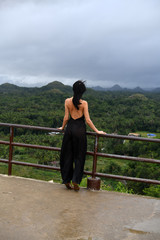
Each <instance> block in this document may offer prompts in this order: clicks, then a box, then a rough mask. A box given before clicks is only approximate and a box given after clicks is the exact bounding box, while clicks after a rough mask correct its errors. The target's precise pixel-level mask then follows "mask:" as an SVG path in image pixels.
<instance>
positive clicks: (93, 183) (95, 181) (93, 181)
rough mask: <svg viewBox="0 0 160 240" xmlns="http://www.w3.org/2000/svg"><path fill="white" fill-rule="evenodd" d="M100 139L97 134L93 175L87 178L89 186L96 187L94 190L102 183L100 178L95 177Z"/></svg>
mask: <svg viewBox="0 0 160 240" xmlns="http://www.w3.org/2000/svg"><path fill="white" fill-rule="evenodd" d="M98 140H99V136H98V135H97V134H96V137H95V143H94V155H93V168H92V177H89V178H88V179H87V188H89V189H94V190H99V189H100V184H101V180H100V178H97V177H95V173H96V169H97V151H98Z"/></svg>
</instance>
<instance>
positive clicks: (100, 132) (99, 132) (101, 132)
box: [97, 131, 107, 134]
mask: <svg viewBox="0 0 160 240" xmlns="http://www.w3.org/2000/svg"><path fill="white" fill-rule="evenodd" d="M97 133H98V134H107V133H106V132H103V131H98V132H97Z"/></svg>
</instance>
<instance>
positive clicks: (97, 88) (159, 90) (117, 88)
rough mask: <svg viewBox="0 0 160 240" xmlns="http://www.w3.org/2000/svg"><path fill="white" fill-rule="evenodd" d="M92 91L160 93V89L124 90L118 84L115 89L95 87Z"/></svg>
mask: <svg viewBox="0 0 160 240" xmlns="http://www.w3.org/2000/svg"><path fill="white" fill-rule="evenodd" d="M92 89H94V90H96V91H112V92H116V91H123V92H138V93H143V92H160V87H159V88H152V89H143V88H141V87H136V88H122V87H121V86H119V85H118V84H115V85H114V86H113V87H110V88H103V87H101V86H95V87H92Z"/></svg>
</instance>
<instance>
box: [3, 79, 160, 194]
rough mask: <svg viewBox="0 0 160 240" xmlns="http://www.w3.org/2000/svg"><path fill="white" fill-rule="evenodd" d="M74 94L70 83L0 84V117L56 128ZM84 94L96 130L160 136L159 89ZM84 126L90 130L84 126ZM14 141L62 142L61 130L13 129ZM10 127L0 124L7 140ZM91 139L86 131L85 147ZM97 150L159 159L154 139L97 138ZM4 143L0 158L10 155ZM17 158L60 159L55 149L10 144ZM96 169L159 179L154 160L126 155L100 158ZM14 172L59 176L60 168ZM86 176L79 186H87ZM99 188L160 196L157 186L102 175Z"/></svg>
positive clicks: (90, 145)
mask: <svg viewBox="0 0 160 240" xmlns="http://www.w3.org/2000/svg"><path fill="white" fill-rule="evenodd" d="M70 96H72V88H71V87H70V86H65V85H63V84H62V83H60V82H52V83H50V84H48V85H46V86H44V87H41V88H25V87H18V86H15V85H12V84H2V85H0V122H2V123H3V122H4V123H17V124H26V125H34V126H44V127H52V128H57V127H60V126H61V124H62V121H63V116H64V101H65V99H66V98H67V97H70ZM83 98H84V99H85V100H87V101H88V105H89V112H90V117H91V119H92V121H93V122H94V124H95V125H96V127H97V128H98V129H99V130H103V131H105V132H107V133H116V134H120V135H121V134H122V135H128V134H129V133H139V134H140V135H141V136H142V137H147V134H148V133H154V134H155V135H156V138H160V121H159V119H160V93H156V92H155V93H151V92H138V91H137V92H132V91H115V92H112V91H95V90H93V89H90V88H88V89H87V91H86V93H85V94H84V96H83ZM87 130H88V131H91V129H89V127H87ZM14 135H15V139H14V141H16V142H22V143H33V144H41V145H48V146H57V147H61V141H62V134H59V135H54V136H50V135H49V134H48V133H46V132H41V131H35V130H26V129H18V130H17V129H16V130H15V132H14ZM8 137H9V129H8V128H6V127H0V139H1V140H8ZM93 143H94V138H93V137H91V136H90V137H89V136H88V150H90V151H93ZM98 150H99V152H106V153H114V154H119V155H128V156H135V157H146V158H154V159H159V156H160V146H159V144H157V143H144V142H138V141H122V140H115V139H102V138H101V139H100V142H99V149H98ZM8 152H9V151H8V146H4V145H0V158H6V159H8ZM13 158H14V159H15V160H18V161H21V160H22V161H28V162H36V163H41V164H50V165H52V164H58V163H59V153H58V152H52V151H44V150H35V149H24V148H20V147H15V148H14V157H13ZM97 168H98V169H97V170H98V171H99V172H104V173H111V174H117V175H126V176H133V177H140V178H148V179H155V180H160V168H159V165H158V164H151V163H137V162H133V161H132V162H131V161H127V160H118V159H114V160H113V159H104V158H100V157H99V158H98V166H97ZM85 169H86V170H91V169H92V158H91V157H90V156H87V159H86V164H85ZM6 172H7V166H6V164H3V163H1V164H0V173H6ZM13 173H14V174H15V175H21V176H25V177H35V178H40V179H44V180H51V179H53V180H54V181H58V182H59V181H61V178H60V174H59V173H58V172H53V171H47V170H39V169H32V168H27V167H20V166H14V167H13ZM85 182H86V178H85V177H84V179H83V181H82V185H83V184H84V185H85ZM102 188H103V189H107V190H116V191H123V192H128V193H136V194H144V195H150V196H155V197H160V185H149V184H145V183H135V182H130V181H128V182H124V181H123V182H120V181H115V180H112V179H110V180H108V179H107V180H106V179H102Z"/></svg>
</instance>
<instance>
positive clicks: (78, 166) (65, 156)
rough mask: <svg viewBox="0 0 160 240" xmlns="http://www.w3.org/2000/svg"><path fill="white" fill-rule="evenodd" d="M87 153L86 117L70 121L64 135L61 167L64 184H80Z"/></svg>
mask: <svg viewBox="0 0 160 240" xmlns="http://www.w3.org/2000/svg"><path fill="white" fill-rule="evenodd" d="M86 151H87V137H86V124H85V119H84V115H83V116H82V117H80V118H77V119H73V118H72V117H71V118H70V119H69V121H68V123H67V127H66V130H65V133H64V137H63V141H62V147H61V154H60V167H61V176H62V180H63V183H64V184H65V183H69V182H71V181H72V182H74V183H77V184H80V182H81V180H82V176H83V170H84V164H85V157H86Z"/></svg>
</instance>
